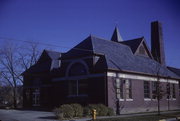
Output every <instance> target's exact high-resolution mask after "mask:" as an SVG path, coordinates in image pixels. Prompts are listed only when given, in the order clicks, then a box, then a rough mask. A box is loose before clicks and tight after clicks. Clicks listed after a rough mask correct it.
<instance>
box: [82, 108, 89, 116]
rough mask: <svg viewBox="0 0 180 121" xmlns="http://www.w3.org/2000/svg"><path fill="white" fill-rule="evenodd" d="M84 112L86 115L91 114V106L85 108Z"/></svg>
mask: <svg viewBox="0 0 180 121" xmlns="http://www.w3.org/2000/svg"><path fill="white" fill-rule="evenodd" d="M83 113H84V116H91V109H90V108H89V106H86V107H84V108H83Z"/></svg>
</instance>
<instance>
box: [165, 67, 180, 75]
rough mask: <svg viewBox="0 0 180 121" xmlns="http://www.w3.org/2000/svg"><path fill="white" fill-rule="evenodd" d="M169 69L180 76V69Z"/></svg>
mask: <svg viewBox="0 0 180 121" xmlns="http://www.w3.org/2000/svg"><path fill="white" fill-rule="evenodd" d="M168 69H169V70H170V71H172V72H174V73H176V74H177V75H179V76H180V69H179V68H174V67H170V66H168Z"/></svg>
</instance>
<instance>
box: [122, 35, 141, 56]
mask: <svg viewBox="0 0 180 121" xmlns="http://www.w3.org/2000/svg"><path fill="white" fill-rule="evenodd" d="M143 39H144V37H140V38H136V39H131V40H126V41H122V42H121V43H122V44H125V45H128V46H129V47H130V48H131V50H132V52H133V53H135V52H136V50H137V48H138V47H139V45H140V44H141V42H142V41H143Z"/></svg>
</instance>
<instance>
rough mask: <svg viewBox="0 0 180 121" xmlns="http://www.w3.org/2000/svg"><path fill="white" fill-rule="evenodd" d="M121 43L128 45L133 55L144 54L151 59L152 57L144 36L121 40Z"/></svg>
mask: <svg viewBox="0 0 180 121" xmlns="http://www.w3.org/2000/svg"><path fill="white" fill-rule="evenodd" d="M121 43H122V44H125V45H127V46H129V47H130V48H131V50H132V52H133V54H134V55H139V56H145V57H149V58H151V59H152V58H153V56H152V54H151V52H150V50H149V48H148V46H147V44H146V40H145V39H144V37H141V38H137V39H133V40H127V41H123V42H121Z"/></svg>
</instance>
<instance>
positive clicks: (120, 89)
mask: <svg viewBox="0 0 180 121" xmlns="http://www.w3.org/2000/svg"><path fill="white" fill-rule="evenodd" d="M123 96H124V95H123V80H120V79H116V97H117V99H123V98H124V97H123Z"/></svg>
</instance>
